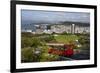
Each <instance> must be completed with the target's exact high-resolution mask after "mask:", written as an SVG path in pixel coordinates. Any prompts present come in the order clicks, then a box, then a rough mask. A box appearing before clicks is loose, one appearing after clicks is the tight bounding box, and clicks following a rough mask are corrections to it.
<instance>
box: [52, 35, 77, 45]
mask: <svg viewBox="0 0 100 73" xmlns="http://www.w3.org/2000/svg"><path fill="white" fill-rule="evenodd" d="M54 38H55V39H56V41H57V42H59V43H69V42H73V41H75V40H77V39H79V37H78V36H77V35H58V36H54Z"/></svg>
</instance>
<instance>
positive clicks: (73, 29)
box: [72, 24, 75, 34]
mask: <svg viewBox="0 0 100 73" xmlns="http://www.w3.org/2000/svg"><path fill="white" fill-rule="evenodd" d="M74 33H75V24H72V34H74Z"/></svg>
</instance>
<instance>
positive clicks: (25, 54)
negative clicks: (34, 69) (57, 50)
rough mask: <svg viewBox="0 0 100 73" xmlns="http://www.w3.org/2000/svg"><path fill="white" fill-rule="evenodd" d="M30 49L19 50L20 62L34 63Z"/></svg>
mask: <svg viewBox="0 0 100 73" xmlns="http://www.w3.org/2000/svg"><path fill="white" fill-rule="evenodd" d="M32 50H33V49H32V48H23V49H21V60H22V62H32V61H34V58H33V52H32Z"/></svg>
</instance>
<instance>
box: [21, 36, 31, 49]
mask: <svg viewBox="0 0 100 73" xmlns="http://www.w3.org/2000/svg"><path fill="white" fill-rule="evenodd" d="M31 45H32V40H31V38H28V37H22V38H21V47H22V48H24V47H30V46H31Z"/></svg>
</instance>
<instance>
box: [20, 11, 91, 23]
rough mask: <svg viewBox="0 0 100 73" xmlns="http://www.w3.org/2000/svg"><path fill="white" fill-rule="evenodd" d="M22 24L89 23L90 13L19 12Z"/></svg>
mask: <svg viewBox="0 0 100 73" xmlns="http://www.w3.org/2000/svg"><path fill="white" fill-rule="evenodd" d="M21 21H22V24H31V23H34V24H35V23H59V22H65V21H72V22H84V23H89V22H90V13H84V12H61V11H57V12H56V11H37V10H21Z"/></svg>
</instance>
